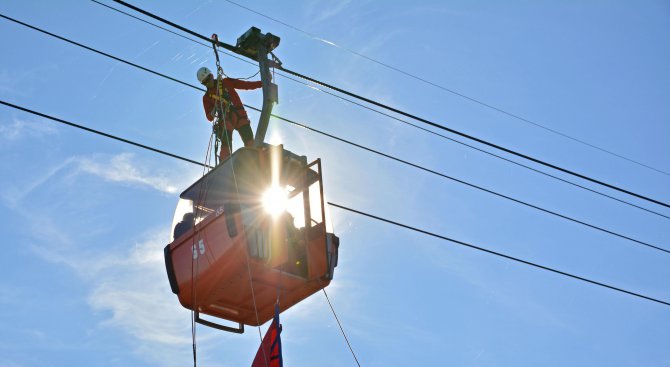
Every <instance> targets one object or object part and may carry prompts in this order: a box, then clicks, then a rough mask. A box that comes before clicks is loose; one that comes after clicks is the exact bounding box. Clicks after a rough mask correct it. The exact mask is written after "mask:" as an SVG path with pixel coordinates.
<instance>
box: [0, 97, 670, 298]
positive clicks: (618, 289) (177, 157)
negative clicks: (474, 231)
mask: <svg viewBox="0 0 670 367" xmlns="http://www.w3.org/2000/svg"><path fill="white" fill-rule="evenodd" d="M0 103H1V104H4V105H6V106H9V107H12V108H16V109H19V110H22V111H25V112H28V113H32V114H35V115H37V116H41V117H44V118H47V119H51V120H54V121H57V122H60V123H63V124H66V125H69V126H72V127H76V128H78V129H82V130H86V131H89V132H92V133H95V134H98V135H102V136H105V137H108V138H111V139H114V140H118V141H121V142H124V143H128V144H131V145H135V146H137V147H140V148H143V149H148V150H151V151H153V152H157V153H160V154H163V155H166V156H169V157H172V158H176V159H180V160H182V161H185V162H189V163H193V164H197V165H198V166H205V165H204V164H202V163H200V162H197V161H194V160H192V159H188V158H184V157H180V156H178V155H176V154H172V153H168V152H165V151H163V150H159V149H156V148H152V147H149V146H147V145H144V144H139V143H135V142H133V141H130V140H127V139H123V138H119V137H116V136H114V135H111V134H107V133H103V132H101V131H98V130H94V129H91V128H88V127H85V126H81V125H78V124H74V123H72V122H69V121H65V120H62V119H59V118H56V117H52V116H49V115H46V114H43V113H40V112H37V111H33V110H30V109H27V108H24V107H20V106H17V105H14V104H11V103H8V102H5V101H1V100H0ZM328 205H331V206H334V207H337V208H340V209H343V210H347V211H350V212H353V213H357V214H360V215H363V216H367V217H370V218H373V219H377V220H379V221H382V222H386V223H390V224H394V225H396V226H399V227H403V228H406V229H410V230H413V231H416V232H420V233H423V234H426V235H429V236H433V237H437V238H440V239H443V240H446V241H451V242H454V243H457V244H460V245H463V246H467V247H470V248H473V249H476V250H479V251H483V252H487V253H490V254H493V255H497V256H501V257H504V258H506V259H509V260H514V261H517V262H521V263H524V264H527V265H531V266H534V267H537V268H540V269H544V270H548V271H551V272H554V273H557V274H561V275H565V276H568V277H571V278H575V279H578V280H582V281H585V282H588V283H592V284H595V285H599V286H602V287H605V288H609V289H612V290H615V291H619V292H623V293H627V294H630V295H633V296H636V297H640V298H644V299H647V300H650V301H654V302H658V303H661V304H664V305H667V306H670V303H668V302H665V301H661V300H658V299H655V298H651V297H648V296H644V295H641V294H638V293H634V292H631V291H627V290H624V289H621V288H617V287H613V286H610V285H607V284H604V283H600V282H596V281H593V280H589V279H586V278H583V277H580V276H576V275H572V274H569V273H566V272H563V271H560V270H555V269H552V268H549V267H546V266H542V265H538V264H535V263H532V262H529V261H525V260H521V259H518V258H515V257H512V256H509V255H505V254H502V253H499V252H495V251H492V250H487V249H485V248H482V247H479V246H475V245H471V244H468V243H465V242H462V241H458V240H454V239H451V238H448V237H445V236H441V235H438V234H435V233H432V232H428V231H425V230H422V229H418V228H415V227H411V226H408V225H406V224H401V223H398V222H394V221H392V220H389V219H385V218H382V217H379V216H376V215H372V214H368V213H365V212H362V211H358V210H355V209H352V208H348V207H345V206H342V205H339V204H336V203H332V202H328Z"/></svg>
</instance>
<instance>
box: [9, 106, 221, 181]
mask: <svg viewBox="0 0 670 367" xmlns="http://www.w3.org/2000/svg"><path fill="white" fill-rule="evenodd" d="M0 104H3V105H5V106H8V107H12V108H15V109H17V110H21V111H24V112H28V113H32V114H33V115H37V116H40V117H44V118H46V119H49V120H53V121H56V122H60V123H61V124H65V125H68V126H72V127H76V128H77V129H81V130H85V131H88V132H91V133H94V134H98V135H102V136H104V137H107V138H110V139H114V140H118V141H120V142H123V143H127V144H130V145H134V146H136V147H140V148H142V149H147V150H150V151H152V152H156V153H159V154H163V155H166V156H168V157H172V158H177V159H179V160H182V161H184V162H188V163H193V164H197V165H199V166H203V167H207V168H214V167H212V166H208V165H206V164H203V163H201V162H198V161H195V160H193V159H189V158H184V157H182V156H179V155H176V154H172V153H170V152H167V151H165V150H161V149H156V148H152V147H150V146H148V145H144V144H140V143H137V142H134V141H132V140H128V139H124V138H120V137H118V136H115V135H112V134H108V133H105V132H102V131H99V130H95V129H91V128H90V127H86V126H83V125H79V124H75V123H73V122H70V121H66V120H63V119H60V118H58V117H54V116H49V115H47V114H44V113H41V112H37V111H35V110H31V109H29V108H25V107H21V106H18V105H15V104H13V103H9V102H5V101H3V100H0Z"/></svg>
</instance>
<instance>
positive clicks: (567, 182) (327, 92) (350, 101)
mask: <svg viewBox="0 0 670 367" xmlns="http://www.w3.org/2000/svg"><path fill="white" fill-rule="evenodd" d="M91 1H93V2H95V3H96V4H100V5H103V6H105V7H107V8H109V9H112V10H114V11H117V12H119V13H121V14H125V15H127V16H129V17H132V18H134V19H137V20H140V21H142V22H144V23H147V24H149V25H152V26H154V27H156V28H159V29H162V30H164V31H167V32H170V33H172V34H176V35H178V36H180V37H182V38H185V39H187V40H190V41H192V42H195V43H197V44H199V45H202V46H204V47H207V48H210V47H211V45H207V44H205V43H203V42H200V41H197V40H194V39H192V38H189V37H186V36H183V35H180V34H178V33H176V32H173V31H170V30H168V29H166V28H164V27H161V26H160V25H157V24H155V23H152V22H150V21H147V20H145V19H141V18H139V17H136V16H134V15H131V14H129V13H126V12H124V11H122V10H119V9H116V8H114V7H111V6H109V5H106V4H103V3H100V2H98V1H96V0H91ZM222 52H223V53H224V54H226V55H228V56H230V57H232V58H235V59H237V60H240V61H242V62H245V63H247V64H251V65H256V63H254V62H251V61H249V60H247V59H246V58H242V57H240V56H237V55H236V54H234V53H230V52H226V51H222ZM129 64H130V63H129ZM131 65H132V64H131ZM276 74H277V75H279V76H281V77H283V78H286V79H288V80H291V81H293V82H296V83H300V84H303V85H305V86H307V87H309V88H311V89H313V90H317V91H319V92H322V93H325V94H328V95H330V96H333V97H335V98H339V99H341V100H343V101H346V102H349V103H352V104H354V105H356V106H358V107H361V108H364V109H367V110H369V111H372V112H375V113H377V114H380V115H382V116H385V117H388V118H391V119H393V120H396V121H399V122H402V123H404V124H407V125H409V126H412V127H414V128H417V129H420V130H423V131H425V132H427V133H430V134H433V135H435V136H439V137H441V138H443V139H446V140H450V141H452V142H454V143H457V144H460V145H463V146H466V147H469V148H471V149H474V150H477V151H479V152H481V153H485V154H488V155H490V156H493V157H495V158H498V159H501V160H504V161H507V162H509V163H512V164H514V165H517V166H520V167H523V168H526V169H528V170H531V171H534V172H536V173H539V174H542V175H544V176H547V177H551V178H553V179H555V180H558V181H561V182H564V183H566V184H569V185H572V186H575V187H579V188H581V189H584V190H587V191H590V192H592V193H594V194H598V195H600V196H604V197H606V198H609V199H612V200H615V201H618V202H620V203H622V204H626V205H629V206H632V207H635V208H638V209H640V210H644V211H646V212H649V213H651V214H654V215H657V216H660V217H664V218H666V219H670V216H667V215H665V214H661V213H658V212H656V211H653V210H650V209H647V208H644V207H642V206H639V205H637V204H633V203H631V202H628V201H625V200H622V199H619V198H617V197H614V196H612V195H608V194H605V193H602V192H600V191H596V190H594V189H591V188H589V187H586V186H583V185H580V184H578V183H575V182H571V181H568V180H566V179H564V178H561V177H558V176H554V175H552V174H550V173H547V172H543V171H540V170H538V169H536V168H533V167H530V166H528V165H525V164H523V163H519V162H516V161H513V160H511V159H509V158H506V157H503V156H501V155H498V154H495V153H492V152H489V151H486V150H484V149H481V148H478V147H475V146H474V145H470V144H467V143H464V142H462V141H459V140H456V139H453V138H450V137H448V136H446V135H443V134H440V133H438V132H435V131H433V130H430V129H427V128H424V127H421V126H418V125H416V124H413V123H411V122H409V121H407V120H404V119H401V118H399V117H397V116H394V115H391V114H389V113H386V112H383V111H380V110H377V109H375V108H372V107H370V106H368V105H365V104H362V103H359V102H356V101H354V100H351V99H348V98H346V97H343V96H341V95H339V94H335V93H332V92H329V91H327V90H325V89H321V88H318V87H316V86H313V85H311V84H309V83H306V82H304V81H302V80H298V79H294V78H292V77H290V76H287V75H284V74H282V73H276ZM183 83H184V82H182V84H183ZM190 86H191V87H194V88H197V87H195V86H193V85H190ZM197 89H199V88H197Z"/></svg>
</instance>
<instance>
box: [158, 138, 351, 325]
mask: <svg viewBox="0 0 670 367" xmlns="http://www.w3.org/2000/svg"><path fill="white" fill-rule="evenodd" d="M180 198H181V199H180V202H179V204H178V206H177V210H176V212H175V220H174V222H173V239H172V241H171V243H170V244H168V245H167V246H166V247H165V265H166V269H167V274H168V278H169V281H170V286H171V288H172V292H174V293H175V294H177V295H178V297H179V302H180V303H181V304H182V306H184V307H185V308H188V309H190V310H193V311H195V313H196V319H197V321H198V322H200V323H202V324H205V325H208V326H212V327H215V328H219V329H223V330H228V331H233V332H243V330H244V325H250V326H258V325H261V324H263V323H265V322H266V321H268V320H270V319H271V318H272V317H273V314H274V305H275V304H276V303H277V301H279V307H280V310H281V311H284V310H286V309H288V308H289V307H291V306H293V305H295V304H296V303H298V302H300V301H302V300H304V299H305V298H307V297H309V296H310V295H311V294H313V293H315V292H317V291H319V290H321V289H323V288H324V287H326V286H327V285H328V284H330V281H331V279H333V272H334V270H335V266H336V265H337V257H338V246H339V239H338V237H337V236H335V235H334V234H333V233H332V230H330V229H329V228H328V227H329V221H328V220H327V218H326V210H325V201H324V196H323V180H322V175H321V161H320V160H319V159H317V160H315V161H313V162H311V163H309V164H308V163H307V158H306V157H304V156H298V155H296V154H294V153H291V152H290V151H288V150H285V149H283V146H281V145H279V146H272V145H263V146H262V147H260V148H241V149H239V150H237V151H236V152H235V153H233V154H232V155H231V157H230V158H229V159H227V160H226V161H224V162H222V163H221V164H220V165H218V166H217V167H216V168H214V169H213V170H211V171H210V172H208V173H207V174H206V175H204V176H203V177H202V178H201V179H199V180H198V181H196V182H195V183H194V184H193V185H191V187H189V188H188V189H186V190H185V191H184V192H183V193H182V194H181V195H180ZM201 313H202V314H206V315H210V316H214V317H218V318H221V319H225V320H230V321H232V322H235V323H238V324H239V325H238V327H236V328H234V327H229V326H224V325H221V324H218V323H215V322H212V321H209V320H205V319H201V318H200V317H199V315H200V314H201Z"/></svg>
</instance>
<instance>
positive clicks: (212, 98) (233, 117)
mask: <svg viewBox="0 0 670 367" xmlns="http://www.w3.org/2000/svg"><path fill="white" fill-rule="evenodd" d="M219 82H220V83H221V86H222V87H223V91H222V92H221V94H222V96H223V98H224V101H223V108H224V109H226V105H227V104H231V105H230V106H229V107H228V108H227V110H228V112H227V113H226V116H225V120H226V128H227V129H228V130H233V129H237V128H239V127H240V126H244V125H246V124H248V123H249V118H248V117H247V111H245V110H244V105H242V100H241V99H240V96H239V95H238V94H237V91H235V89H247V90H248V89H257V88H261V87H262V86H263V83H262V82H260V81H257V82H247V81H244V80H239V79H232V78H223V80H220V81H219ZM218 100H219V96H218V95H217V93H216V86H214V88H207V92H205V95H204V96H202V105H203V106H204V107H205V115H206V116H207V120H209V121H213V120H214V116H212V114H211V113H212V110H213V109H214V107H216V108H217V109H218Z"/></svg>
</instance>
